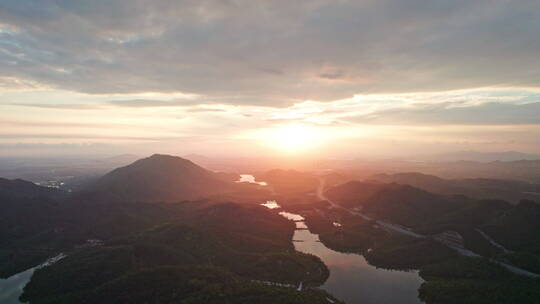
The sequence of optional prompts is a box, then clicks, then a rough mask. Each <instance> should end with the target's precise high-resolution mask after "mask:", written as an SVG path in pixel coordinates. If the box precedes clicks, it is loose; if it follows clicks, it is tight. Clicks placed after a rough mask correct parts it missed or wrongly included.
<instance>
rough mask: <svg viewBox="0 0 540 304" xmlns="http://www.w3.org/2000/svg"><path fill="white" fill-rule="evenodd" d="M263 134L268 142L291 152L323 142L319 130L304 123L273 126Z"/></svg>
mask: <svg viewBox="0 0 540 304" xmlns="http://www.w3.org/2000/svg"><path fill="white" fill-rule="evenodd" d="M263 136H264V139H263V141H265V143H266V144H268V145H270V146H272V147H274V148H276V149H278V150H281V151H284V152H289V153H294V152H302V151H306V150H309V149H312V148H315V147H316V146H318V145H319V144H320V143H321V138H320V136H319V134H318V132H317V130H316V129H314V128H313V127H310V126H307V125H303V124H289V125H284V126H280V127H277V128H273V129H271V130H268V132H267V134H264V135H263Z"/></svg>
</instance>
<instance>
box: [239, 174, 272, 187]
mask: <svg viewBox="0 0 540 304" xmlns="http://www.w3.org/2000/svg"><path fill="white" fill-rule="evenodd" d="M236 182H237V183H251V184H257V185H259V186H268V184H267V183H266V182H258V181H256V180H255V176H253V175H251V174H240V179H239V180H237V181H236Z"/></svg>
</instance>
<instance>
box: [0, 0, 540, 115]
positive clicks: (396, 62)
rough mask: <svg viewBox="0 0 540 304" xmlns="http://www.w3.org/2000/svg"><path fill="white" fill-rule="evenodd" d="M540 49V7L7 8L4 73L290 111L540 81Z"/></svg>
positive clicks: (46, 0)
mask: <svg viewBox="0 0 540 304" xmlns="http://www.w3.org/2000/svg"><path fill="white" fill-rule="evenodd" d="M538 54H540V2H539V1H537V0H477V1H465V0H457V1H447V0H433V1H420V0H393V1H390V0H366V1H346V0H309V1H308V0H298V1H285V0H272V1H270V0H267V1H253V0H250V1H248V0H245V1H240V0H236V1H235V0H227V1H224V0H215V1H210V0H191V1H190V0H187V1H172V0H170V1H167V0H163V1H144V0H116V1H104V0H96V1H87V0H78V1H76V0H55V1H52V0H3V1H1V2H0V77H3V76H4V77H15V78H20V79H24V80H26V81H33V82H38V83H43V84H46V85H50V86H53V87H56V88H61V89H68V90H75V91H80V92H87V93H137V92H146V91H153V92H176V91H181V92H185V93H195V94H201V95H205V96H207V97H209V98H218V99H219V100H220V101H221V102H223V103H232V104H259V105H260V104H264V105H284V104H291V103H292V102H293V101H294V100H299V99H316V100H328V99H338V98H344V97H349V96H351V95H353V94H359V93H360V94H361V93H385V92H404V91H437V90H446V89H459V88H470V87H480V86H534V87H538V86H539V85H540V56H538ZM139 104H142V103H141V102H139ZM132 106H133V104H132Z"/></svg>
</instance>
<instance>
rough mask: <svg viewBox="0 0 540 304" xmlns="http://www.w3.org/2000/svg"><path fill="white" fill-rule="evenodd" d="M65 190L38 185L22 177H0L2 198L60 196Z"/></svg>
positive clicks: (0, 195) (0, 196) (0, 194)
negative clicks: (10, 178) (11, 178)
mask: <svg viewBox="0 0 540 304" xmlns="http://www.w3.org/2000/svg"><path fill="white" fill-rule="evenodd" d="M65 194H66V193H65V192H64V191H61V190H58V189H55V188H48V187H42V186H39V185H36V184H34V183H32V182H29V181H25V180H22V179H13V180H9V179H5V178H0V198H17V199H19V198H58V197H61V196H63V195H65Z"/></svg>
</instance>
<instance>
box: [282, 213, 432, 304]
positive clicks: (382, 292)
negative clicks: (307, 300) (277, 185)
mask: <svg viewBox="0 0 540 304" xmlns="http://www.w3.org/2000/svg"><path fill="white" fill-rule="evenodd" d="M280 214H281V215H283V216H285V217H286V218H288V219H291V220H295V221H297V222H296V227H297V228H305V227H306V225H305V223H304V222H298V221H299V220H303V219H304V218H303V217H302V216H300V215H298V214H292V213H288V212H281V213H280ZM293 239H294V240H295V241H296V242H294V246H295V248H296V250H298V251H301V252H305V253H310V254H313V255H316V256H318V257H319V258H320V259H321V260H322V261H323V262H324V264H326V266H327V267H328V269H329V270H330V277H329V278H328V280H327V281H326V283H325V284H324V285H322V286H321V288H322V289H324V290H326V291H328V292H329V293H331V294H332V295H334V296H335V297H337V298H338V299H341V300H344V301H345V302H346V303H347V304H357V303H358V304H386V303H392V304H394V303H396V304H417V303H422V302H421V301H420V300H419V299H418V288H419V287H420V285H421V284H422V282H423V280H422V279H421V278H420V276H419V275H418V273H417V272H406V271H393V270H385V269H381V268H376V267H374V266H372V265H369V263H368V262H367V261H366V259H365V258H364V257H363V256H361V255H358V254H346V253H341V252H337V251H334V250H332V249H329V248H327V247H326V246H324V244H323V243H321V242H319V236H318V235H316V234H313V233H311V232H309V230H296V232H295V233H294V237H293Z"/></svg>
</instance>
